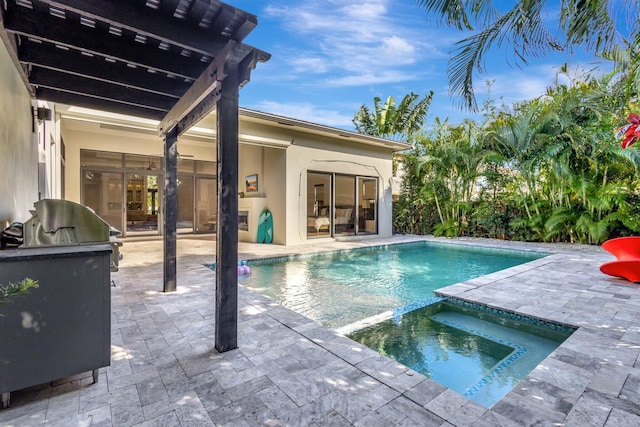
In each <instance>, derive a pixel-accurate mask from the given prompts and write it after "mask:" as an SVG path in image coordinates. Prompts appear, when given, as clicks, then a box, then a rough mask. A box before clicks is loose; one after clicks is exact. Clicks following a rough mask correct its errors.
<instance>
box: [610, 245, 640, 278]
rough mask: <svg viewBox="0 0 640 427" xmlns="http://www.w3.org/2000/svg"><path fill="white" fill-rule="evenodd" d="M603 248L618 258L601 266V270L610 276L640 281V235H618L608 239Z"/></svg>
mask: <svg viewBox="0 0 640 427" xmlns="http://www.w3.org/2000/svg"><path fill="white" fill-rule="evenodd" d="M602 249H604V250H606V251H607V252H610V253H611V254H612V255H614V256H615V257H616V258H617V259H616V261H610V262H606V263H604V264H602V265H601V266H600V271H602V272H603V273H604V274H608V275H610V276H618V277H624V278H625V279H627V280H629V281H630V282H636V283H639V282H640V236H630V237H618V238H616V239H611V240H607V241H606V242H604V243H603V244H602Z"/></svg>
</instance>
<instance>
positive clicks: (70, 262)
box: [0, 199, 121, 408]
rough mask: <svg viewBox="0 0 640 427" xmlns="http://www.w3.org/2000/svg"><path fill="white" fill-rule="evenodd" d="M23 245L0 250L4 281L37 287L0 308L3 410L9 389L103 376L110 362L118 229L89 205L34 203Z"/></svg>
mask: <svg viewBox="0 0 640 427" xmlns="http://www.w3.org/2000/svg"><path fill="white" fill-rule="evenodd" d="M34 206H35V210H33V211H32V212H31V213H32V217H31V218H30V219H29V220H27V221H26V222H25V223H24V225H23V229H24V231H23V244H22V245H20V246H18V247H15V248H11V249H8V250H0V284H7V283H17V282H19V281H21V280H23V279H25V278H29V279H31V280H35V281H37V283H38V285H39V286H38V287H37V288H34V289H30V290H29V292H28V293H26V294H25V295H20V296H19V297H17V298H14V299H13V300H12V302H11V304H2V307H1V308H0V343H10V345H0V397H1V407H2V408H6V407H8V406H9V404H10V397H11V392H13V391H15V390H20V389H23V388H26V387H32V386H35V385H38V384H43V383H47V382H50V381H56V380H60V379H62V378H68V377H70V376H73V375H77V374H82V373H86V372H88V371H92V373H93V381H94V382H95V381H97V380H98V371H99V369H100V368H102V367H104V366H108V365H109V364H110V361H111V286H110V283H112V282H111V272H112V271H114V270H117V269H118V261H119V260H120V251H119V247H120V245H121V243H120V242H119V241H118V239H117V238H116V236H117V235H118V234H120V232H119V231H118V230H115V229H114V228H112V227H110V226H109V224H107V223H106V222H105V221H104V220H102V218H100V217H99V216H98V215H96V214H95V213H94V212H93V211H92V210H91V209H89V208H87V207H86V206H82V205H79V204H77V203H74V202H69V201H66V200H52V199H47V200H40V201H38V202H36V203H34Z"/></svg>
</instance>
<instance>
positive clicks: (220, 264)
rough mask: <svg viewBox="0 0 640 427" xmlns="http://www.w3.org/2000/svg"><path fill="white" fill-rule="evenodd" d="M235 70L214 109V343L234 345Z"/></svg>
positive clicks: (225, 347) (227, 347)
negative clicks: (216, 220)
mask: <svg viewBox="0 0 640 427" xmlns="http://www.w3.org/2000/svg"><path fill="white" fill-rule="evenodd" d="M238 76H239V73H238V69H237V66H234V67H233V69H232V70H230V71H229V75H228V76H227V77H226V78H225V79H224V81H222V86H221V94H220V98H219V99H218V101H217V104H216V111H217V151H218V229H217V231H216V234H217V239H216V307H215V312H216V314H215V322H216V323H215V340H216V343H215V346H216V349H217V350H218V351H219V352H224V351H228V350H233V349H235V348H237V347H238V90H239V88H238Z"/></svg>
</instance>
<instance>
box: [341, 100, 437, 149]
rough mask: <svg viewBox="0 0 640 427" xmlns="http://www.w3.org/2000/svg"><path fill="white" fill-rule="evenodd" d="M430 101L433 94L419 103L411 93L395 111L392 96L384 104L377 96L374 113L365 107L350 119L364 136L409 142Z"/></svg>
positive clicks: (420, 125) (421, 122) (423, 118)
mask: <svg viewBox="0 0 640 427" xmlns="http://www.w3.org/2000/svg"><path fill="white" fill-rule="evenodd" d="M432 98H433V91H430V92H429V94H428V95H426V96H424V97H423V98H422V99H420V97H419V95H416V94H415V93H413V92H411V93H410V94H409V95H405V97H404V98H403V99H402V101H401V102H400V105H398V106H397V107H396V101H395V99H394V98H393V97H392V96H390V97H388V98H387V102H386V103H385V104H381V100H380V98H379V97H377V96H376V97H375V98H373V106H374V108H373V111H371V110H369V108H368V107H367V106H366V105H363V106H361V107H360V110H359V111H358V112H357V113H356V114H355V116H354V117H353V124H354V125H355V126H356V130H357V131H358V132H360V133H363V134H366V135H373V136H379V137H382V138H389V139H395V140H402V141H407V142H411V140H412V139H413V138H414V137H415V135H416V134H417V133H418V131H419V130H420V129H421V128H422V126H423V125H424V122H425V120H426V116H427V112H428V111H429V105H431V100H432Z"/></svg>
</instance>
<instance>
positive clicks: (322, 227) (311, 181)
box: [306, 172, 378, 238]
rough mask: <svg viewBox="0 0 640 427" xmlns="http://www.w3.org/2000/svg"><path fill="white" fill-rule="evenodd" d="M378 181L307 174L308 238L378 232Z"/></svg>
mask: <svg viewBox="0 0 640 427" xmlns="http://www.w3.org/2000/svg"><path fill="white" fill-rule="evenodd" d="M377 201H378V179H377V178H370V177H360V176H355V175H346V174H335V173H326V172H307V203H306V205H307V206H306V207H307V237H308V238H313V237H330V236H350V235H356V234H376V233H377V232H378V203H377Z"/></svg>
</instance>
